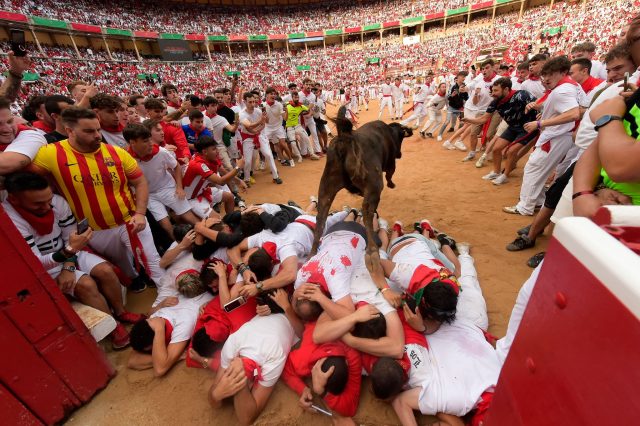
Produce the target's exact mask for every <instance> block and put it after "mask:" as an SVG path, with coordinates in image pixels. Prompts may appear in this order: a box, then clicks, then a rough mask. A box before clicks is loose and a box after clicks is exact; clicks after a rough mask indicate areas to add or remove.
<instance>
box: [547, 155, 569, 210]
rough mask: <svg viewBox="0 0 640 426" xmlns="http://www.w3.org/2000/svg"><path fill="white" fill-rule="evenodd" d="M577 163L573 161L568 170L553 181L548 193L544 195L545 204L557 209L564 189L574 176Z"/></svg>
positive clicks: (549, 207)
mask: <svg viewBox="0 0 640 426" xmlns="http://www.w3.org/2000/svg"><path fill="white" fill-rule="evenodd" d="M575 165H576V163H573V164H572V165H570V166H569V168H568V169H567V171H566V172H564V174H563V175H562V176H560V177H558V178H557V179H556V181H555V182H553V185H551V186H550V187H549V189H548V190H547V193H546V194H545V196H544V206H545V207H546V208H548V209H551V210H555V209H556V207H558V203H559V202H560V198H562V193H563V192H564V189H565V188H566V187H567V184H568V183H569V180H570V179H571V176H573V168H574V167H575Z"/></svg>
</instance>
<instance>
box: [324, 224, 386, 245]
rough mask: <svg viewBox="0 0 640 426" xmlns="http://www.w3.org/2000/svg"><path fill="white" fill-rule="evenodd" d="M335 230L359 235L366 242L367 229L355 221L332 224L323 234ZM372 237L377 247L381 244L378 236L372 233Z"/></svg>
mask: <svg viewBox="0 0 640 426" xmlns="http://www.w3.org/2000/svg"><path fill="white" fill-rule="evenodd" d="M337 231H348V232H353V233H354V234H358V235H360V236H361V237H362V238H363V239H364V241H365V243H366V242H367V230H366V229H365V227H364V226H362V225H360V224H359V223H357V222H352V221H347V222H345V221H342V222H338V223H336V224H334V225H333V226H332V227H331V228H329V229H328V230H327V232H326V233H325V235H328V234H330V233H332V232H337ZM373 239H374V241H375V243H376V245H377V246H378V247H380V246H381V245H382V241H380V237H378V235H377V234H374V236H373Z"/></svg>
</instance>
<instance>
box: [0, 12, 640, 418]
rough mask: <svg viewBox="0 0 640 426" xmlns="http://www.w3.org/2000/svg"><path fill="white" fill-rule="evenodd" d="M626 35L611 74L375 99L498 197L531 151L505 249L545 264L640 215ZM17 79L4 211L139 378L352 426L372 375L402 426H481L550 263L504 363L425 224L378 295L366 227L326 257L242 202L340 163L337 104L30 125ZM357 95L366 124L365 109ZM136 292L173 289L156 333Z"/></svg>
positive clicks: (428, 89) (470, 295) (248, 413)
mask: <svg viewBox="0 0 640 426" xmlns="http://www.w3.org/2000/svg"><path fill="white" fill-rule="evenodd" d="M619 30H620V32H621V33H623V34H625V36H624V37H622V38H620V39H619V40H617V41H616V42H617V44H615V45H612V46H611V47H610V48H609V50H608V51H607V53H606V54H605V55H604V58H603V59H604V61H603V62H599V61H597V60H595V59H593V55H594V53H595V50H596V47H595V46H594V44H593V43H589V42H584V43H579V44H576V45H574V46H571V49H570V52H571V53H570V54H571V59H569V57H567V56H565V55H556V56H549V55H548V54H546V53H537V54H535V55H534V56H532V57H531V58H529V60H528V61H526V62H522V63H518V64H514V66H513V67H510V66H508V65H504V64H503V65H500V64H496V63H495V62H494V61H493V60H492V59H488V60H486V61H483V62H482V63H481V64H479V67H478V69H477V70H475V67H474V68H471V71H470V72H467V71H466V70H465V71H460V72H458V73H457V74H456V75H455V78H454V80H453V81H447V79H446V78H439V80H440V81H438V82H437V83H436V82H434V80H435V76H434V75H426V76H425V77H424V80H422V79H421V78H418V79H416V81H415V84H414V83H413V82H411V83H412V84H413V87H412V88H410V87H409V86H408V85H406V83H405V82H403V81H402V80H401V79H400V78H395V79H393V80H392V79H391V78H385V79H384V82H383V83H382V84H380V85H379V86H378V87H377V88H376V89H375V91H376V92H375V93H376V94H377V95H379V96H380V112H379V114H380V115H379V116H381V115H382V113H383V108H387V111H388V112H389V116H390V117H389V118H390V119H392V120H393V119H396V120H398V119H402V118H403V116H404V115H406V113H411V116H409V117H408V118H406V119H404V120H403V123H404V124H405V125H408V126H413V127H415V128H418V127H419V126H420V125H422V124H423V123H422V120H423V119H424V118H425V117H427V122H426V123H425V124H424V125H423V127H422V128H421V132H422V133H421V134H422V135H423V137H424V138H425V139H426V138H433V136H436V138H437V137H438V136H442V135H443V131H446V130H447V128H449V129H452V132H451V133H452V135H450V136H449V135H447V136H448V137H447V140H446V141H444V143H443V147H444V148H447V149H450V150H452V151H453V150H461V151H467V150H468V151H469V152H468V153H467V155H466V156H465V158H464V161H465V162H467V163H473V162H472V160H475V156H476V155H477V154H478V153H479V152H480V149H479V148H478V147H479V144H481V145H483V146H485V150H484V151H485V152H484V154H483V156H481V157H480V158H479V159H478V163H476V165H477V166H478V164H479V166H478V167H482V166H483V164H484V162H485V161H487V160H488V158H489V156H490V155H492V156H493V157H492V161H493V164H494V170H493V172H491V173H490V174H488V175H486V176H485V177H484V178H485V179H486V180H487V181H491V182H493V183H495V185H496V186H499V185H502V184H505V183H506V182H507V181H508V179H509V174H510V173H511V171H512V170H513V169H514V168H515V166H516V164H517V162H518V160H519V159H520V158H521V157H522V156H524V155H525V153H527V150H529V149H533V151H532V153H531V155H530V156H529V157H528V159H527V162H526V165H525V166H524V175H523V182H522V188H521V192H520V199H519V202H518V204H516V205H514V206H507V207H504V208H503V211H504V212H505V213H508V214H519V215H526V216H533V215H534V213H535V212H536V210H538V208H539V211H538V214H537V215H536V216H535V218H534V219H533V222H532V224H531V225H530V226H529V227H527V228H525V229H521V230H518V231H517V233H518V234H519V236H518V237H517V238H516V239H515V240H514V241H513V242H512V243H511V244H509V246H508V247H507V249H508V250H522V249H525V248H529V247H532V246H533V245H534V244H535V239H536V237H537V236H538V235H540V234H541V233H542V231H543V230H544V229H545V227H546V226H547V225H548V224H549V222H550V221H551V220H552V219H553V220H555V219H558V218H561V217H565V216H568V215H580V216H586V217H592V216H593V215H594V214H595V212H596V211H597V209H598V208H599V207H601V206H603V205H607V204H634V205H638V204H639V203H640V190H639V183H638V182H640V175H639V174H638V167H637V165H638V157H639V153H638V147H639V146H640V145H638V144H637V143H636V140H637V138H638V137H639V132H638V125H639V123H640V118H639V116H638V114H639V111H640V92H638V91H637V84H638V78H639V75H638V72H637V69H638V66H639V65H640V44H639V41H640V15H638V16H635V17H634V18H633V19H632V20H631V23H630V24H629V26H628V27H626V28H620V29H619ZM8 61H9V68H8V70H7V78H6V80H5V81H4V83H3V84H2V86H1V87H0V151H1V152H0V175H2V176H3V181H4V182H3V188H4V189H3V192H2V208H3V210H4V211H5V212H6V213H7V214H8V216H9V217H10V219H11V220H12V221H13V223H14V224H15V226H16V229H17V232H18V233H19V234H20V235H21V236H22V237H23V238H24V240H25V241H26V243H27V244H28V245H29V246H30V248H31V249H32V251H33V254H34V256H36V257H37V259H38V260H39V261H40V262H41V263H42V265H43V267H44V269H45V270H47V272H48V273H49V274H50V275H51V277H52V278H53V279H54V280H55V282H56V284H57V285H58V287H59V288H60V290H61V291H62V292H63V293H64V294H66V295H68V296H69V297H70V298H75V299H77V300H79V301H81V302H82V303H85V304H87V305H89V306H91V307H93V308H95V309H98V310H101V311H103V312H105V313H108V314H111V315H113V316H114V318H115V319H116V320H117V327H116V329H115V331H114V332H113V333H112V335H111V341H112V344H113V346H114V348H116V349H122V348H124V347H127V346H129V345H130V346H131V347H132V348H133V351H132V352H131V354H130V357H129V360H128V366H129V367H130V368H133V369H153V371H154V373H155V374H156V375H157V376H162V375H164V374H165V373H166V372H167V371H169V370H170V369H171V368H172V367H173V366H174V365H175V364H176V363H179V362H181V359H182V356H183V354H184V353H185V351H187V352H186V354H187V357H186V361H185V362H186V363H187V365H189V366H190V367H196V368H204V369H211V370H215V380H214V384H213V386H212V387H211V389H210V390H209V391H208V394H207V395H208V398H209V401H211V403H212V405H213V406H214V407H217V406H219V405H220V404H221V403H222V401H223V400H225V399H227V398H232V399H233V400H234V409H235V412H236V415H237V417H238V419H239V421H240V422H241V423H247V424H248V423H251V422H253V421H254V420H255V419H256V418H257V416H259V414H260V412H261V411H262V409H263V408H264V407H265V405H266V403H267V401H268V399H269V396H270V394H271V392H272V390H273V387H274V385H275V383H276V382H277V381H278V380H279V379H280V378H282V379H283V381H284V382H285V383H286V384H287V385H288V386H290V387H291V388H292V389H293V390H294V391H296V392H297V393H298V394H299V395H300V405H301V406H302V407H304V408H305V409H310V410H312V411H314V412H317V413H324V414H327V413H329V414H331V415H332V418H333V419H334V420H336V421H344V422H352V418H353V416H354V415H355V414H356V412H357V408H358V401H359V392H361V390H362V389H361V377H362V376H361V373H362V371H363V370H364V371H365V372H366V373H367V375H368V376H369V377H370V381H371V384H372V389H371V390H372V392H373V393H374V395H375V396H376V397H377V398H379V399H382V400H386V401H388V402H390V403H391V404H392V406H393V409H394V410H395V412H396V413H397V415H398V417H399V418H400V420H401V421H402V422H403V424H415V421H416V420H415V417H414V413H413V411H414V410H419V411H421V412H422V413H424V414H431V415H436V416H438V418H439V419H440V420H441V422H442V423H445V424H450V425H456V424H460V422H461V420H460V419H461V418H465V420H466V421H468V422H471V424H478V425H479V424H480V423H481V422H482V419H483V416H484V415H485V414H486V411H487V410H488V409H489V408H490V401H491V398H492V395H493V391H494V387H495V385H496V382H497V378H498V375H499V371H500V367H501V364H502V362H504V359H505V357H506V355H507V354H508V351H509V348H510V344H511V341H512V340H513V337H514V336H515V333H516V331H517V327H518V324H519V321H520V318H521V315H522V313H523V312H524V307H526V303H527V301H528V297H529V295H530V294H531V290H532V288H533V286H534V285H535V281H536V279H537V275H538V273H539V271H540V265H541V264H542V263H541V262H542V259H541V256H537V259H533V260H534V261H535V262H532V263H535V265H534V266H536V265H537V267H536V269H535V271H534V273H533V274H532V276H531V278H530V279H529V280H527V282H526V283H525V286H524V287H523V289H522V290H521V292H520V295H519V296H518V300H517V302H516V308H514V313H513V315H512V317H511V320H510V323H509V328H508V332H507V336H506V337H505V338H503V339H501V340H500V341H498V343H497V346H496V349H494V347H493V346H492V344H491V342H490V341H491V340H492V339H491V336H489V335H488V334H487V328H488V319H487V312H486V305H485V302H484V299H483V296H482V290H481V287H480V285H479V282H478V278H477V274H476V271H475V268H474V265H473V258H472V257H471V255H470V244H468V243H456V241H455V240H454V239H453V238H451V237H450V236H448V235H447V234H445V233H442V232H439V231H438V230H437V229H436V227H435V226H434V224H432V223H431V222H430V221H429V220H427V219H418V220H416V222H415V224H414V226H413V228H412V230H413V232H411V233H405V229H404V227H403V225H402V224H401V223H399V222H393V225H392V226H389V222H390V221H387V220H384V219H383V218H380V217H377V218H376V220H375V222H374V229H375V232H376V235H377V241H376V244H377V246H378V249H379V253H380V257H381V266H382V268H383V270H384V273H385V277H386V280H385V282H384V283H376V282H374V280H373V279H372V277H371V275H370V273H369V271H368V269H367V266H366V262H365V248H366V244H367V238H366V234H365V231H364V227H363V226H362V224H361V221H362V219H361V213H360V212H359V211H358V210H356V209H352V208H350V207H348V206H345V208H344V209H342V210H339V211H335V212H333V214H332V215H331V216H330V217H329V218H328V220H327V224H326V227H325V229H326V232H325V233H324V235H323V236H322V239H321V241H320V245H319V248H318V250H317V252H315V253H313V252H312V244H313V238H314V230H315V226H316V217H315V211H316V207H317V199H316V198H315V197H313V196H312V197H311V198H310V203H309V205H308V206H307V207H306V208H305V209H302V208H301V207H299V206H298V205H297V204H296V203H295V202H294V201H292V202H290V203H288V204H274V203H268V202H265V203H262V204H256V205H250V206H247V205H246V204H245V203H244V201H243V200H242V198H241V193H242V191H244V190H246V189H247V188H248V187H251V190H252V191H253V190H255V189H256V188H259V185H258V184H255V179H253V177H252V173H253V174H255V173H257V172H259V170H260V169H261V168H264V167H265V166H262V165H261V164H260V163H261V161H263V162H264V163H265V165H266V163H269V167H270V170H271V174H272V180H273V182H274V183H275V184H282V179H281V178H280V176H279V174H278V169H277V165H276V163H277V162H279V163H280V166H281V167H301V165H300V163H302V162H303V159H308V160H319V159H320V158H321V157H322V156H323V155H324V154H325V152H326V150H327V148H329V149H330V145H329V143H328V138H327V136H328V126H327V123H326V120H325V118H326V117H325V116H324V114H325V112H326V103H327V102H328V101H329V100H328V98H326V97H325V96H323V95H324V93H323V90H322V89H323V86H322V84H320V83H318V82H314V81H312V80H310V79H305V80H303V81H302V83H301V87H299V88H298V87H297V86H296V84H294V83H291V84H290V85H289V87H288V89H289V90H288V93H284V92H283V93H282V96H280V94H281V93H279V91H278V90H276V89H275V88H273V87H257V88H254V89H247V90H242V92H241V93H242V95H241V99H235V95H236V93H237V86H238V84H237V79H234V80H233V83H232V84H231V87H218V88H216V89H214V90H212V91H211V92H210V93H209V94H208V95H207V96H204V97H202V98H200V97H198V96H194V95H185V96H180V91H179V88H178V87H177V86H175V85H173V84H170V83H164V84H163V86H162V89H161V93H160V96H157V97H154V96H146V97H145V96H143V95H141V94H140V95H134V96H131V97H129V98H127V99H123V98H119V97H116V96H113V95H110V94H108V93H99V92H98V90H97V88H96V87H95V85H92V84H88V83H87V82H85V81H69V83H68V86H67V90H68V93H57V94H55V95H50V96H46V97H43V98H41V99H36V98H34V99H31V100H30V102H29V103H28V105H27V107H26V108H25V110H24V111H23V113H24V114H23V116H22V117H20V116H17V115H16V114H13V113H12V111H11V102H12V101H14V100H15V99H16V97H17V96H18V92H19V90H20V88H21V80H22V75H23V71H26V70H28V69H29V67H30V65H31V64H30V60H29V58H28V57H18V56H15V55H14V54H13V53H10V54H9V56H8ZM476 71H477V73H476V74H475V75H474V72H476ZM512 73H515V75H512ZM347 87H348V88H349V91H348V93H347V92H346V91H345V93H344V98H343V101H344V102H345V103H346V104H347V105H348V108H349V110H350V111H351V115H350V117H351V119H352V120H354V121H355V120H357V111H358V109H359V108H360V105H361V102H360V100H359V98H360V97H362V98H363V99H365V100H366V96H367V93H368V92H369V91H368V90H361V88H360V87H357V86H354V85H347ZM354 88H355V90H354ZM298 89H301V90H298ZM370 90H371V88H370ZM410 92H413V104H412V106H411V107H410V108H405V106H404V104H405V100H408V97H409V96H410ZM369 93H371V92H369ZM341 101H342V100H341ZM445 106H446V107H447V118H446V120H447V122H446V123H444V126H443V124H442V117H443V111H444V108H445ZM405 109H406V110H405ZM409 110H410V111H409ZM456 118H460V119H461V120H460V121H461V123H460V124H461V126H458V128H457V129H456V124H455V119H456ZM467 135H468V136H469V139H468V141H467V143H468V146H467V144H465V143H464V141H465V139H466V137H467ZM485 155H486V156H485ZM276 159H277V161H276ZM503 160H504V161H503ZM302 167H304V166H302ZM51 183H53V184H54V185H53V187H52V186H51ZM547 186H549V188H548V189H547V188H546V187H547ZM265 201H269V200H265ZM223 209H224V214H223V213H222V210H223ZM554 218H555V219H554ZM123 285H127V286H128V287H129V290H131V291H136V292H141V291H145V290H146V288H147V286H148V285H153V286H155V287H156V288H157V293H158V297H157V299H156V300H155V302H154V303H153V306H152V308H151V310H150V311H149V312H148V313H147V315H148V316H147V315H141V314H135V313H131V312H128V311H126V310H125V308H124V304H123V299H122V291H121V289H122V286H123ZM124 323H131V324H133V327H132V328H131V330H130V331H127V329H126V328H125V327H124V325H123V324H124ZM436 366H437V368H436Z"/></svg>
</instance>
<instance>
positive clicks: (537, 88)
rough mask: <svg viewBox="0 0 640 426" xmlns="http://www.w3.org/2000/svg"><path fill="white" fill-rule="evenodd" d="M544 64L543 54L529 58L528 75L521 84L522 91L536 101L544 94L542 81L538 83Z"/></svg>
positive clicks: (545, 58)
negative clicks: (529, 94)
mask: <svg viewBox="0 0 640 426" xmlns="http://www.w3.org/2000/svg"><path fill="white" fill-rule="evenodd" d="M545 62H547V55H545V54H544V53H538V54H537V55H535V56H534V57H533V58H531V59H530V60H529V75H528V76H527V79H526V80H525V81H524V82H522V90H526V91H527V92H529V93H531V94H532V95H533V96H534V97H535V98H536V99H540V98H541V97H542V95H544V92H545V88H544V86H543V85H542V81H540V72H541V71H542V67H543V66H544V64H545Z"/></svg>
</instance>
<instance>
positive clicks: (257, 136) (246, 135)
mask: <svg viewBox="0 0 640 426" xmlns="http://www.w3.org/2000/svg"><path fill="white" fill-rule="evenodd" d="M240 137H241V138H242V141H243V142H244V141H245V140H247V139H252V140H253V146H254V147H255V148H256V149H258V148H260V133H256V134H255V135H252V134H249V133H244V132H240Z"/></svg>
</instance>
